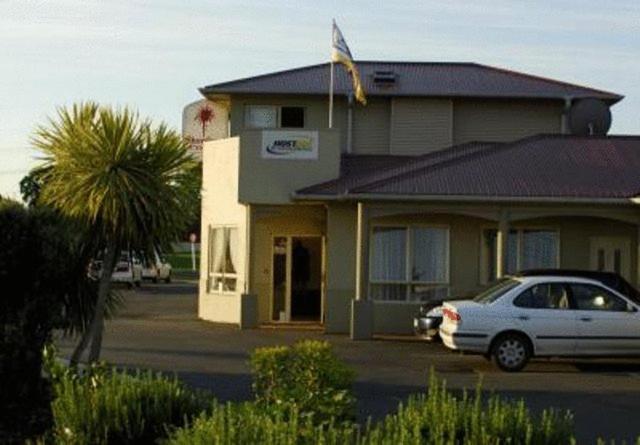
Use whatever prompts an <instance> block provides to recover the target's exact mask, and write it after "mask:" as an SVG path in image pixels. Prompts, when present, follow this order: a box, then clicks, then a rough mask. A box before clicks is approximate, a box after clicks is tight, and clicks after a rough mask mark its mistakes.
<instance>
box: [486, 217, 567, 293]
mask: <svg viewBox="0 0 640 445" xmlns="http://www.w3.org/2000/svg"><path fill="white" fill-rule="evenodd" d="M497 238H498V230H497V229H485V230H483V232H482V250H483V251H482V261H483V263H484V264H483V267H482V268H481V270H482V271H483V275H484V276H483V282H486V283H488V282H492V281H494V280H495V279H496V278H497V252H498V251H497V248H498V246H497ZM559 245H560V235H559V233H558V231H557V230H552V229H511V230H509V236H508V237H507V257H506V259H505V263H506V270H505V272H506V273H507V274H513V273H515V272H517V271H519V270H527V269H554V268H557V267H559V252H560V248H559Z"/></svg>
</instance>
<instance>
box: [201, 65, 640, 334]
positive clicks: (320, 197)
mask: <svg viewBox="0 0 640 445" xmlns="http://www.w3.org/2000/svg"><path fill="white" fill-rule="evenodd" d="M358 67H359V69H360V71H361V75H362V79H363V83H364V86H365V90H366V91H367V94H368V105H367V106H360V105H358V104H353V103H350V101H349V100H348V92H349V90H350V79H349V78H348V77H347V74H346V73H345V72H344V70H342V69H340V68H337V69H336V100H335V110H334V117H333V122H334V124H333V128H331V129H329V128H328V111H327V105H328V97H327V94H328V84H329V65H328V64H320V65H314V66H308V67H303V68H299V69H292V70H288V71H283V72H276V73H271V74H266V75H262V76H257V77H252V78H247V79H241V80H236V81H231V82H226V83H220V84H216V85H211V86H207V87H204V88H202V89H201V90H200V91H201V93H202V94H203V95H204V96H205V97H206V98H207V99H208V100H210V101H213V102H216V103H217V104H218V105H219V104H223V105H224V106H225V107H226V109H227V110H228V115H229V137H228V138H225V139H220V140H215V141H210V142H206V143H205V144H204V148H203V191H202V193H203V195H202V244H201V252H202V254H201V275H200V284H199V316H200V317H201V318H203V319H205V320H211V321H216V322H225V323H233V324H237V325H239V326H241V327H253V326H256V325H260V324H268V323H273V324H277V323H297V322H301V323H302V322H304V323H315V324H317V325H320V326H323V328H324V330H325V331H326V332H334V333H341V332H342V333H348V332H351V333H352V335H353V336H354V337H355V338H367V337H369V336H371V335H372V334H376V333H406V332H410V330H411V328H412V326H411V319H412V316H413V314H414V313H415V311H416V308H417V306H418V305H419V304H421V302H424V301H434V300H439V299H443V298H446V297H453V296H458V297H459V296H466V295H472V294H473V293H474V292H477V291H478V290H479V289H481V288H482V287H483V286H484V285H486V284H487V283H489V282H491V281H493V280H495V279H496V278H497V277H499V276H501V275H504V274H508V273H510V272H513V271H516V270H519V269H528V268H556V267H562V268H575V269H600V270H615V271H618V272H619V273H621V274H622V275H623V276H625V277H626V278H627V279H629V280H630V281H631V282H632V283H634V284H638V280H639V271H638V268H639V263H638V250H639V246H640V244H639V227H640V226H639V224H640V209H638V208H637V206H636V204H635V203H634V198H635V197H636V195H637V194H638V193H640V175H639V174H638V171H640V137H630V136H625V137H622V136H578V135H572V134H570V131H569V124H568V118H567V115H568V112H569V110H570V109H571V107H572V106H573V105H574V104H575V103H577V102H579V101H580V100H582V99H585V98H595V99H599V100H600V101H602V102H604V103H605V104H606V105H608V106H611V105H614V104H615V103H617V102H618V101H620V100H621V99H622V96H620V95H618V94H614V93H610V92H606V91H601V90H596V89H592V88H586V87H582V86H577V85H572V84H568V83H564V82H559V81H555V80H550V79H545V78H540V77H535V76H530V75H526V74H522V73H516V72H512V71H508V70H503V69H497V68H492V67H487V66H483V65H478V64H471V63H407V62H398V63H395V62H394V63H392V62H359V63H358Z"/></svg>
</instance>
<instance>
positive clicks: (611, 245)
mask: <svg viewBox="0 0 640 445" xmlns="http://www.w3.org/2000/svg"><path fill="white" fill-rule="evenodd" d="M590 247H591V269H593V270H597V271H601V272H602V271H604V272H615V273H617V274H620V275H622V276H623V277H624V278H625V279H626V280H629V279H630V278H631V277H630V275H631V241H630V240H629V239H628V238H617V237H608V236H601V237H600V236H599V237H593V238H591V240H590Z"/></svg>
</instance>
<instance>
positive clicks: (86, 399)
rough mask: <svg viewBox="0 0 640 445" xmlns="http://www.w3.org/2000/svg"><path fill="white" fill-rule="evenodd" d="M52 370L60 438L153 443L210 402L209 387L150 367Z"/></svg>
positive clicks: (80, 441)
mask: <svg viewBox="0 0 640 445" xmlns="http://www.w3.org/2000/svg"><path fill="white" fill-rule="evenodd" d="M53 375H54V392H55V396H56V399H55V400H54V402H53V404H52V409H53V417H54V429H53V432H52V435H53V437H54V439H55V442H56V443H59V444H123V443H136V444H145V443H149V444H151V443H155V442H156V441H157V439H158V438H161V437H164V436H166V435H167V432H168V429H170V428H171V427H174V426H182V425H184V424H185V423H186V422H187V421H188V420H189V419H191V418H194V417H195V416H197V415H199V414H200V413H202V412H204V411H205V410H207V409H208V408H210V406H211V404H212V403H213V400H212V398H211V397H210V396H209V395H208V394H207V393H204V392H201V391H194V390H190V389H188V388H187V387H185V386H184V385H183V384H182V383H180V382H179V381H178V380H177V379H175V378H167V377H164V376H162V375H160V374H153V373H151V372H144V373H143V372H140V371H137V372H136V373H135V374H128V373H126V372H123V371H117V370H115V369H113V370H109V369H107V368H105V367H104V366H94V367H92V368H90V369H89V370H88V371H87V372H86V373H84V374H79V373H77V372H74V371H73V370H70V369H67V370H66V371H63V372H61V371H60V369H59V368H58V369H56V370H55V372H54V373H53Z"/></svg>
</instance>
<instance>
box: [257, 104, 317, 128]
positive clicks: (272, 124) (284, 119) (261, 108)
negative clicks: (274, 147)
mask: <svg viewBox="0 0 640 445" xmlns="http://www.w3.org/2000/svg"><path fill="white" fill-rule="evenodd" d="M304 115H305V113H304V107H279V106H275V105H247V106H245V109H244V126H245V128H251V129H267V128H304V117H305V116H304Z"/></svg>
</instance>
